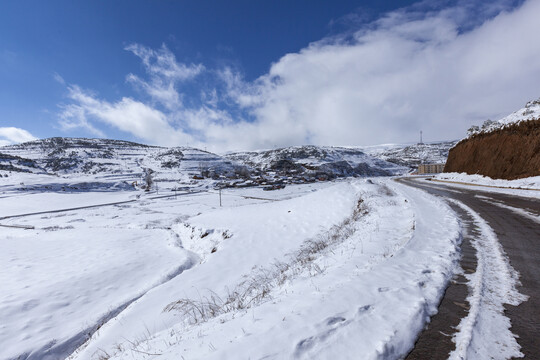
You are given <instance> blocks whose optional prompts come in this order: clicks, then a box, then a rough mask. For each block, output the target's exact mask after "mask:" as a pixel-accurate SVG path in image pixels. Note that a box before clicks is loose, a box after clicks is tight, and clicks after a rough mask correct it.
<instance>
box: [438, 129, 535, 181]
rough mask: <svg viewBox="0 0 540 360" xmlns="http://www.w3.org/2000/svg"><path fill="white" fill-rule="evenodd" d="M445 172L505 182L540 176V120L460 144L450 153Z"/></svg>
mask: <svg viewBox="0 0 540 360" xmlns="http://www.w3.org/2000/svg"><path fill="white" fill-rule="evenodd" d="M444 172H465V173H467V174H480V175H485V176H489V177H490V178H493V179H507V180H513V179H519V178H524V177H529V176H540V119H533V120H527V121H522V122H520V123H517V124H513V125H508V126H506V127H505V128H503V129H499V130H496V131H492V132H489V133H480V134H476V135H473V136H472V137H470V138H467V139H464V140H462V141H460V142H459V143H457V144H456V146H454V147H453V148H452V149H450V152H449V154H448V160H447V161H446V165H445V167H444Z"/></svg>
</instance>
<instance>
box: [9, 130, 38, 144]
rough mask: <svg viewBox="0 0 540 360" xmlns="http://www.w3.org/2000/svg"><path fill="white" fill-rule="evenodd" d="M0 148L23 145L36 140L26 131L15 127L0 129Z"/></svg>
mask: <svg viewBox="0 0 540 360" xmlns="http://www.w3.org/2000/svg"><path fill="white" fill-rule="evenodd" d="M0 138H1V139H0V146H4V145H11V144H17V143H23V142H27V141H32V140H36V139H37V138H36V137H35V136H33V135H32V134H30V133H29V132H28V131H26V130H24V129H20V128H16V127H0Z"/></svg>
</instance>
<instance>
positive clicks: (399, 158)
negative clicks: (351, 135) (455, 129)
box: [361, 141, 457, 170]
mask: <svg viewBox="0 0 540 360" xmlns="http://www.w3.org/2000/svg"><path fill="white" fill-rule="evenodd" d="M456 143H457V141H441V142H433V143H423V144H408V145H398V144H387V145H377V146H368V147H363V148H361V149H362V151H364V152H366V153H367V154H369V155H371V156H374V157H376V158H380V159H383V160H386V161H389V162H392V163H395V164H398V165H401V166H406V167H408V168H409V169H411V170H413V169H417V168H418V165H419V164H444V163H445V162H446V159H447V158H448V151H449V150H450V149H451V148H452V147H453V146H454V145H455V144H456Z"/></svg>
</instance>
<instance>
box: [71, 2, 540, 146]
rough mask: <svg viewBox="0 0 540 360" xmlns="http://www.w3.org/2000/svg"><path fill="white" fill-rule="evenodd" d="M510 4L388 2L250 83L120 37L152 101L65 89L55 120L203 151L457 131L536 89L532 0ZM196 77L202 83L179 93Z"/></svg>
mask: <svg viewBox="0 0 540 360" xmlns="http://www.w3.org/2000/svg"><path fill="white" fill-rule="evenodd" d="M509 3H510V2H509V1H498V2H492V3H490V4H489V5H485V4H481V3H479V4H478V3H473V2H459V3H458V5H456V6H454V7H446V8H442V9H438V10H437V9H434V8H429V7H428V6H429V3H428V2H422V3H419V4H417V5H414V6H412V7H409V8H404V9H399V10H397V11H393V12H390V13H388V14H386V15H385V16H383V17H381V18H380V19H377V20H375V21H373V22H371V23H369V24H365V25H363V26H362V27H361V28H360V29H359V30H357V31H356V32H353V33H350V32H349V33H348V34H344V35H342V36H335V37H329V38H325V39H322V40H320V41H318V42H315V43H312V44H310V45H309V46H307V47H306V48H304V49H302V50H301V51H300V52H298V53H293V54H287V55H285V56H283V57H282V58H281V59H279V60H278V61H277V62H276V63H274V64H272V66H271V68H270V71H269V72H268V74H265V75H263V76H261V77H260V78H258V79H257V80H255V81H253V82H246V81H244V79H243V77H242V75H241V74H240V73H238V72H235V71H233V70H231V69H228V68H224V69H217V70H211V71H208V70H206V69H205V68H204V66H203V65H201V64H198V65H195V64H189V65H186V64H182V63H179V62H177V60H176V58H175V57H174V55H173V54H172V53H171V52H170V51H169V50H168V49H167V48H166V47H165V46H162V47H161V48H160V49H158V50H152V49H149V48H146V47H144V46H141V45H137V44H134V45H130V46H128V47H127V48H126V49H127V50H129V51H131V52H133V53H134V54H135V55H136V56H138V57H139V58H140V59H141V61H142V63H143V65H144V68H145V70H146V72H147V78H141V77H139V76H137V75H134V74H129V75H128V77H127V80H128V82H130V83H131V84H133V85H134V86H136V87H137V88H140V89H142V90H143V92H144V94H146V95H149V96H150V98H151V101H150V102H143V101H142V100H141V101H137V100H134V99H131V98H123V99H121V100H120V101H117V102H112V103H111V102H107V101H105V100H100V99H98V98H97V96H95V95H92V94H89V93H85V92H83V91H81V90H80V89H79V88H77V87H71V90H70V98H71V99H72V101H73V103H72V104H70V105H68V107H66V108H65V110H69V109H71V111H72V113H73V114H70V113H69V112H66V111H64V113H63V115H64V117H63V121H67V120H70V121H73V119H79V120H77V121H78V123H80V124H82V125H81V126H83V127H84V126H86V125H88V126H93V125H92V124H95V120H98V121H101V122H104V123H107V124H110V125H113V126H115V127H117V128H118V129H120V130H123V131H126V132H129V133H131V134H133V135H134V136H137V137H139V138H140V139H143V140H146V141H151V142H154V143H161V144H178V143H182V142H184V143H187V142H189V143H191V144H203V143H204V144H205V145H206V146H208V147H209V148H211V149H214V150H229V149H253V148H268V147H272V146H276V145H277V146H286V145H295V144H303V143H314V144H330V145H369V144H376V143H385V142H410V141H415V140H416V139H417V137H418V133H419V131H420V130H423V132H424V134H425V139H427V140H443V139H456V138H460V137H462V136H464V135H465V131H466V129H467V128H468V127H469V126H470V125H471V124H472V123H478V122H480V121H483V120H484V119H486V118H492V119H496V118H497V117H501V116H503V115H506V114H507V113H510V112H512V111H514V110H515V109H517V108H519V107H521V106H522V105H523V104H524V103H525V102H527V101H528V100H530V99H533V98H537V97H538V96H540V85H539V84H540V81H539V80H540V62H538V61H537V60H538V59H539V58H540V43H538V41H537V35H538V34H539V33H540V21H538V18H539V15H540V1H536V0H529V1H527V2H525V3H524V4H523V5H522V6H520V7H519V8H517V9H515V10H511V11H510V10H509V9H510V8H509V5H508V4H509ZM203 73H204V74H205V75H206V76H213V78H212V79H211V80H212V81H211V82H210V83H211V86H207V85H206V88H205V86H203V85H200V84H208V81H206V82H204V81H201V82H200V84H199V83H198V85H199V89H198V90H197V91H195V92H193V91H192V92H188V91H184V92H183V91H181V90H180V89H181V88H182V85H183V84H184V83H185V82H187V81H191V80H193V79H194V78H195V77H197V76H200V75H201V74H203ZM206 80H208V79H206ZM188 98H189V100H190V101H184V100H186V99H188ZM81 114H82V115H81ZM83 120H84V121H86V122H84V121H83ZM77 121H75V123H77ZM85 124H86V125H85Z"/></svg>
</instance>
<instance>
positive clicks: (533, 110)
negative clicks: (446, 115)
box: [467, 99, 540, 137]
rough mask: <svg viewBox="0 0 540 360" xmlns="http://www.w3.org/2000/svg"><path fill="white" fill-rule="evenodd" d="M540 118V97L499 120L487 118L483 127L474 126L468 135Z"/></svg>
mask: <svg viewBox="0 0 540 360" xmlns="http://www.w3.org/2000/svg"><path fill="white" fill-rule="evenodd" d="M534 119H540V99H538V100H533V101H529V102H528V103H527V104H525V107H523V108H521V109H519V110H517V111H514V112H513V113H511V114H510V115H508V116H506V117H504V118H502V119H499V120H497V121H492V120H486V121H485V122H484V123H483V124H482V126H481V127H479V126H472V127H471V128H470V129H469V130H468V133H467V135H468V136H469V137H470V136H472V135H475V134H479V133H486V132H491V131H495V130H498V129H502V128H504V127H505V126H507V125H511V124H516V123H520V122H522V121H527V120H534Z"/></svg>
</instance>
